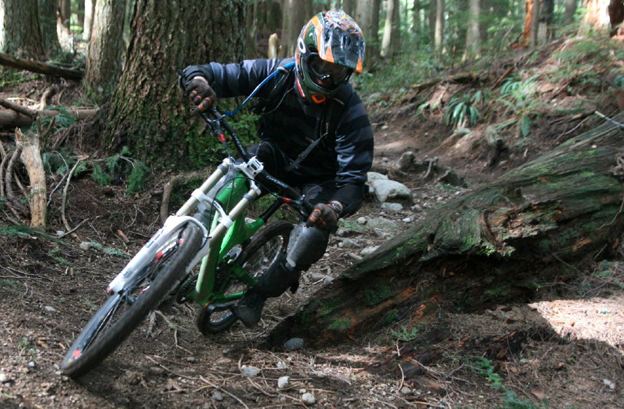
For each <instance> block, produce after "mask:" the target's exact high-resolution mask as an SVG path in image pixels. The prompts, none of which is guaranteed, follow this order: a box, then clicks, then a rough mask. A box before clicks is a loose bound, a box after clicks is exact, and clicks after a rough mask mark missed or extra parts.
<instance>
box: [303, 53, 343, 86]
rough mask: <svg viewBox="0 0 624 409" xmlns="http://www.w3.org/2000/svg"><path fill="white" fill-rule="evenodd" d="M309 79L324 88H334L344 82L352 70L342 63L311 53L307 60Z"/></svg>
mask: <svg viewBox="0 0 624 409" xmlns="http://www.w3.org/2000/svg"><path fill="white" fill-rule="evenodd" d="M307 63H308V68H309V73H310V79H311V80H312V81H314V83H315V84H317V85H320V86H321V87H323V88H325V89H334V88H336V87H337V86H339V85H341V84H343V83H345V82H346V81H347V80H348V79H349V76H350V75H351V73H352V72H353V70H352V69H351V68H349V67H345V66H344V65H338V64H334V63H331V62H327V61H325V60H323V59H322V58H321V57H319V55H318V54H316V53H313V54H311V55H310V56H309V57H308V60H307Z"/></svg>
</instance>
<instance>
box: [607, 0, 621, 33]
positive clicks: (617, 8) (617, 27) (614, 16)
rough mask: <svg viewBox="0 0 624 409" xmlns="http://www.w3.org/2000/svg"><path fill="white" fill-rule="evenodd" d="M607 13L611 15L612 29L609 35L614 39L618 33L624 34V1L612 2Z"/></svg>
mask: <svg viewBox="0 0 624 409" xmlns="http://www.w3.org/2000/svg"><path fill="white" fill-rule="evenodd" d="M607 12H608V14H609V26H610V27H611V30H610V31H609V35H611V37H613V36H614V35H616V34H618V33H619V35H622V34H624V27H622V23H623V22H624V1H622V0H611V1H610V3H609V6H608V7H607Z"/></svg>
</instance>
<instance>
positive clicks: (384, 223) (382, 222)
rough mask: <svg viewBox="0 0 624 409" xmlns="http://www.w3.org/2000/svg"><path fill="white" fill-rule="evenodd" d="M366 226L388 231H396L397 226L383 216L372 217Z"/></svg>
mask: <svg viewBox="0 0 624 409" xmlns="http://www.w3.org/2000/svg"><path fill="white" fill-rule="evenodd" d="M368 227H370V228H372V229H380V230H389V231H397V230H398V228H399V226H398V225H397V224H396V223H395V222H393V221H392V220H389V219H386V218H383V217H375V218H374V219H370V220H369V221H368Z"/></svg>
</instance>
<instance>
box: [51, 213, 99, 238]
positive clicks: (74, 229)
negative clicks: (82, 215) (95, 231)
mask: <svg viewBox="0 0 624 409" xmlns="http://www.w3.org/2000/svg"><path fill="white" fill-rule="evenodd" d="M98 217H100V216H97V217H95V219H97V218H98ZM95 219H93V220H95ZM88 221H89V219H84V220H83V221H81V222H80V223H78V225H77V226H76V227H74V228H73V229H72V230H70V231H68V232H67V233H63V234H61V235H60V236H59V239H62V238H63V237H65V236H68V235H70V234H72V233H73V232H75V231H76V230H78V229H79V228H80V226H82V225H83V224H85V223H86V222H88Z"/></svg>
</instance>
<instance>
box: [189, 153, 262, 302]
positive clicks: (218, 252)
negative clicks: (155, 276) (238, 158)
mask: <svg viewBox="0 0 624 409" xmlns="http://www.w3.org/2000/svg"><path fill="white" fill-rule="evenodd" d="M231 166H235V165H231ZM223 177H227V175H224V176H223ZM258 196H259V191H258V189H257V188H254V187H252V186H250V182H249V180H248V179H247V178H246V177H244V175H243V172H237V173H236V174H235V175H234V177H233V178H232V179H230V180H227V181H226V183H225V184H224V186H223V187H222V188H220V189H219V191H218V192H217V193H216V195H215V197H214V200H215V201H216V205H217V206H220V207H221V209H222V212H215V213H214V217H213V218H212V220H211V221H210V224H211V225H210V226H207V227H209V228H210V244H209V246H210V248H209V250H208V254H207V255H206V256H205V257H204V258H203V260H202V263H201V267H200V270H199V275H198V278H197V284H196V286H195V289H194V290H193V291H191V293H190V294H188V295H187V296H186V297H187V298H189V299H192V300H193V301H195V302H197V303H199V304H200V305H202V306H203V307H206V306H208V305H209V304H211V303H216V304H223V303H227V302H229V301H233V300H236V299H238V298H240V297H241V296H242V295H243V294H242V293H236V294H228V295H219V294H218V291H219V290H220V288H214V287H215V275H216V274H215V273H216V272H217V268H219V267H224V261H226V260H227V261H228V262H232V265H231V266H230V267H231V268H230V269H229V271H228V273H229V274H230V275H232V276H233V277H234V278H236V279H239V280H241V281H242V282H244V283H245V284H247V285H248V286H253V285H255V284H256V279H255V278H253V277H252V276H251V275H250V274H249V273H248V272H247V271H246V270H244V269H243V268H241V267H240V266H238V265H236V264H235V263H233V261H234V260H233V257H229V253H230V251H231V250H232V249H233V248H234V247H236V246H238V245H241V244H243V243H244V242H245V241H247V240H249V239H250V238H251V237H252V236H253V235H254V234H256V232H257V231H258V230H259V229H260V228H261V227H262V226H263V225H264V224H265V223H266V221H265V220H264V219H263V218H258V219H256V220H253V221H248V220H247V219H246V217H245V215H246V212H245V210H246V208H247V207H248V206H249V204H250V203H251V202H252V201H253V199H255V198H256V197H258ZM244 199H247V200H244ZM213 204H215V202H213ZM232 214H234V215H236V216H235V218H233V219H229V220H227V219H228V216H229V215H232ZM224 219H226V220H224ZM228 258H230V260H228ZM215 290H216V291H217V292H215Z"/></svg>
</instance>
